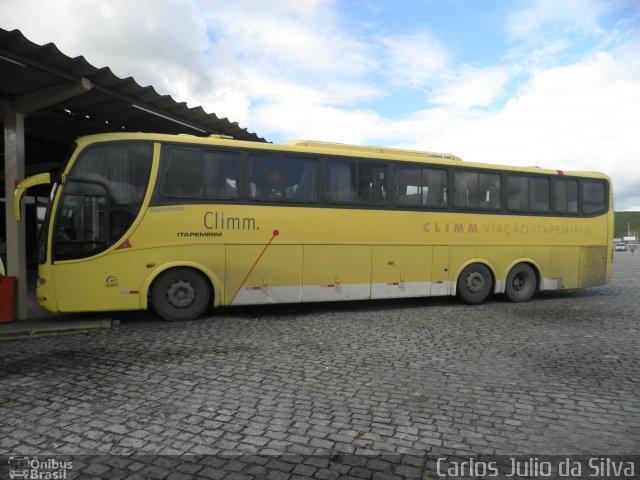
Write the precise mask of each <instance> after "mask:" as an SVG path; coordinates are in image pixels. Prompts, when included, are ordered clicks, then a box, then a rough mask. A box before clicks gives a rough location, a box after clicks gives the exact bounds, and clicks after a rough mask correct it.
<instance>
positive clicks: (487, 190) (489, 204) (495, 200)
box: [478, 173, 502, 210]
mask: <svg viewBox="0 0 640 480" xmlns="http://www.w3.org/2000/svg"><path fill="white" fill-rule="evenodd" d="M500 180H501V179H500V175H496V174H490V173H481V174H480V175H478V183H479V187H478V190H479V191H480V201H479V204H478V206H479V207H480V208H482V209H485V208H486V209H488V210H494V209H497V208H501V207H502V188H501V183H500Z"/></svg>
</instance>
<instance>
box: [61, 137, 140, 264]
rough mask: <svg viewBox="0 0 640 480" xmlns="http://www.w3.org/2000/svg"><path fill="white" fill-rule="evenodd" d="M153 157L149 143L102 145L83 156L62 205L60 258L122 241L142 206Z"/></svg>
mask: <svg viewBox="0 0 640 480" xmlns="http://www.w3.org/2000/svg"><path fill="white" fill-rule="evenodd" d="M152 156H153V145H152V144H151V143H146V142H145V143H142V142H126V143H125V142H123V143H110V144H102V145H97V146H94V147H91V148H89V149H87V150H85V151H84V152H82V153H81V154H80V156H79V158H78V159H77V161H76V162H75V164H74V165H73V167H72V169H71V172H70V173H69V175H68V177H67V181H66V183H65V185H64V186H63V192H62V198H61V199H60V202H59V203H58V211H57V214H56V217H55V218H56V222H55V225H54V232H53V245H54V248H53V252H54V255H53V257H54V260H71V259H78V258H86V257H89V256H92V255H95V254H97V253H100V252H102V251H104V250H106V249H107V248H109V247H110V246H112V245H114V244H115V243H116V242H117V241H118V240H119V239H120V238H122V236H123V235H124V234H125V232H126V231H127V230H128V229H129V227H130V226H131V225H132V224H133V222H134V220H135V218H136V216H137V215H138V212H139V210H140V207H141V205H142V200H143V199H144V196H145V192H146V189H147V184H148V183H149V174H150V171H151V160H152Z"/></svg>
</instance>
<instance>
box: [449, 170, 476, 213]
mask: <svg viewBox="0 0 640 480" xmlns="http://www.w3.org/2000/svg"><path fill="white" fill-rule="evenodd" d="M453 178H454V180H455V181H454V188H455V190H454V191H455V196H454V204H455V206H456V207H460V208H476V207H477V206H478V174H477V173H476V172H455V174H454V177H453Z"/></svg>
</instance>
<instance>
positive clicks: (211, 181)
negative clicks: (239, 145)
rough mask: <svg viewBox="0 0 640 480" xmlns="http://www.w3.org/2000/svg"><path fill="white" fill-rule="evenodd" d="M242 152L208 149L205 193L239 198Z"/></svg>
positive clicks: (205, 167)
mask: <svg viewBox="0 0 640 480" xmlns="http://www.w3.org/2000/svg"><path fill="white" fill-rule="evenodd" d="M239 187H240V154H238V153H236V152H220V151H206V152H205V154H204V194H205V195H207V196H212V197H227V198H237V197H238V196H239V195H240V190H239Z"/></svg>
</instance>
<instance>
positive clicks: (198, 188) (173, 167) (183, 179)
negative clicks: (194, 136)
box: [162, 148, 204, 197]
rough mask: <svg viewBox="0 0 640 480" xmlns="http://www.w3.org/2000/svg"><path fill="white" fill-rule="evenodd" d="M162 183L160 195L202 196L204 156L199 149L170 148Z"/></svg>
mask: <svg viewBox="0 0 640 480" xmlns="http://www.w3.org/2000/svg"><path fill="white" fill-rule="evenodd" d="M166 162H167V165H166V167H165V172H164V181H163V183H162V193H163V194H165V195H169V196H187V197H189V196H196V195H202V194H203V193H204V191H203V184H204V181H203V180H204V154H203V151H202V150H199V149H186V148H171V149H169V150H168V155H167V160H166Z"/></svg>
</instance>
